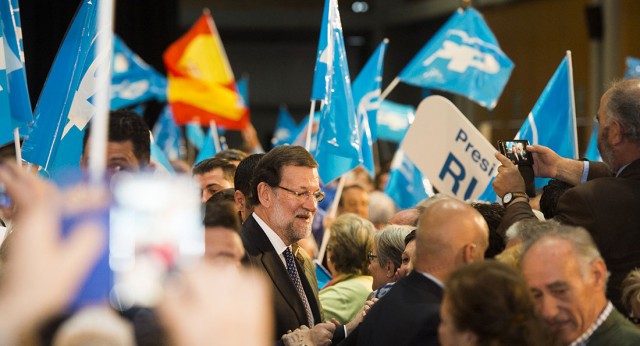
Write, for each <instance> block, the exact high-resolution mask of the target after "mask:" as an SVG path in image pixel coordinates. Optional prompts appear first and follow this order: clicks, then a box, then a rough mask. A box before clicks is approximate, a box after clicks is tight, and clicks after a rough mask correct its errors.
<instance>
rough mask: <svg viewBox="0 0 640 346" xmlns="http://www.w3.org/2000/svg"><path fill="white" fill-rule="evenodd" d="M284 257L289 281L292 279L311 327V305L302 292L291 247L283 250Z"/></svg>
mask: <svg viewBox="0 0 640 346" xmlns="http://www.w3.org/2000/svg"><path fill="white" fill-rule="evenodd" d="M283 254H284V259H285V261H286V262H287V271H288V272H289V277H291V281H293V285H294V286H296V290H297V291H298V294H299V295H300V299H302V303H303V304H304V309H305V311H306V313H307V320H308V321H309V328H313V313H311V307H310V306H309V301H308V300H307V295H306V294H305V293H304V288H302V282H301V281H300V276H298V269H297V268H296V263H295V262H294V259H293V253H291V249H289V248H287V249H286V250H284V252H283Z"/></svg>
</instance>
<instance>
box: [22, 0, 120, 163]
mask: <svg viewBox="0 0 640 346" xmlns="http://www.w3.org/2000/svg"><path fill="white" fill-rule="evenodd" d="M97 8H98V3H97V1H95V0H84V1H83V2H82V4H81V5H80V8H79V9H78V11H77V12H76V15H75V17H74V19H73V22H72V23H71V26H70V27H69V29H68V31H67V34H66V35H65V37H64V40H63V42H62V45H61V46H60V49H59V50H58V54H57V55H56V58H55V60H54V62H53V66H52V67H51V70H50V71H49V76H48V77H47V81H46V83H45V85H44V88H43V89H42V93H41V94H40V99H39V100H38V105H37V106H36V110H35V112H34V117H35V120H34V124H33V126H32V131H31V133H30V134H29V137H28V138H27V139H26V140H25V142H24V145H23V148H22V157H23V158H24V159H25V160H26V161H28V162H31V163H34V164H36V165H39V166H41V168H43V169H44V170H46V171H48V172H53V171H55V170H58V169H59V168H62V167H69V166H72V167H78V166H79V161H80V156H81V154H82V137H83V134H84V130H85V126H86V125H87V123H88V122H89V120H90V119H91V118H92V117H93V114H94V113H95V107H94V105H93V104H92V102H93V96H94V95H95V94H96V92H97V89H98V88H100V87H108V86H107V85H105V86H99V85H98V84H97V80H98V79H97V78H96V74H99V73H104V71H105V70H106V69H108V68H109V67H110V58H111V49H109V50H107V51H102V52H97V51H96V44H95V43H96V41H97V36H96V35H97V34H98V33H107V31H108V30H109V28H106V27H105V28H101V29H99V28H98V27H97V18H96V13H97ZM108 22H109V21H106V23H105V25H107V24H109V23H108ZM109 47H111V46H109Z"/></svg>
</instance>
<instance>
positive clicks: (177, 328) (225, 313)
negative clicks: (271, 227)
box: [158, 262, 299, 346]
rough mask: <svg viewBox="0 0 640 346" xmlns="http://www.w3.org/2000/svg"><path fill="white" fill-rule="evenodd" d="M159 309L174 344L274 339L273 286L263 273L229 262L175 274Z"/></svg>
mask: <svg viewBox="0 0 640 346" xmlns="http://www.w3.org/2000/svg"><path fill="white" fill-rule="evenodd" d="M158 313H159V316H160V318H161V321H162V323H163V325H164V326H165V328H166V330H167V332H168V333H169V335H170V337H171V340H172V341H173V344H175V345H209V344H211V343H215V344H220V345H259V346H266V345H269V344H271V343H272V341H273V337H272V335H271V334H272V331H273V323H274V322H273V319H272V307H271V292H270V289H269V286H268V285H267V283H266V282H265V279H264V277H262V275H261V274H259V273H256V272H253V271H243V270H239V269H238V268H237V267H235V266H231V265H229V266H220V265H214V264H211V263H206V262H203V263H201V264H199V265H198V266H197V267H195V268H190V269H189V270H187V271H185V272H183V273H181V275H180V276H177V277H174V278H173V280H172V281H170V282H169V284H168V285H167V289H166V291H165V298H164V299H163V301H162V302H161V304H160V306H158ZM214 341H215V342H214ZM296 345H299V344H296Z"/></svg>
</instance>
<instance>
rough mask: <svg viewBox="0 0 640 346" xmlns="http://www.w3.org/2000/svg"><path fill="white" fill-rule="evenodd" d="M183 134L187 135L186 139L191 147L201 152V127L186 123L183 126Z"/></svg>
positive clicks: (202, 134)
mask: <svg viewBox="0 0 640 346" xmlns="http://www.w3.org/2000/svg"><path fill="white" fill-rule="evenodd" d="M185 132H186V134H187V139H188V140H189V142H191V144H193V146H194V147H195V148H196V149H198V150H202V145H204V136H205V134H204V131H203V130H202V126H200V124H199V123H194V122H192V123H188V124H187V125H185Z"/></svg>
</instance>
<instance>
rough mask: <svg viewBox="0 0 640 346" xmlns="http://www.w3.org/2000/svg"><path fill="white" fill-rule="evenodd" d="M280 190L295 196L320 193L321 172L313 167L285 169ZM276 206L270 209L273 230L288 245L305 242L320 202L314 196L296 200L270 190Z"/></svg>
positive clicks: (277, 190)
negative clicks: (299, 193)
mask: <svg viewBox="0 0 640 346" xmlns="http://www.w3.org/2000/svg"><path fill="white" fill-rule="evenodd" d="M280 186H282V187H283V188H286V189H289V190H292V191H295V192H311V193H312V194H313V193H315V192H317V191H320V178H319V177H318V170H317V169H315V168H311V167H298V166H284V167H283V168H282V179H281V180H280ZM270 189H271V190H272V192H273V197H274V200H273V203H271V206H270V207H269V208H268V212H269V213H270V214H269V219H270V220H271V223H272V225H271V226H272V228H273V230H274V231H275V232H276V233H278V234H279V235H280V236H281V237H284V239H283V240H284V241H285V243H287V245H289V244H293V243H295V242H297V241H298V240H300V239H302V238H305V237H306V236H308V235H309V233H311V224H312V222H313V216H314V215H315V213H316V211H317V210H318V202H317V201H316V200H315V199H314V198H313V195H311V196H308V197H306V196H296V195H295V194H293V193H291V192H289V191H287V190H285V189H282V188H278V187H270Z"/></svg>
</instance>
